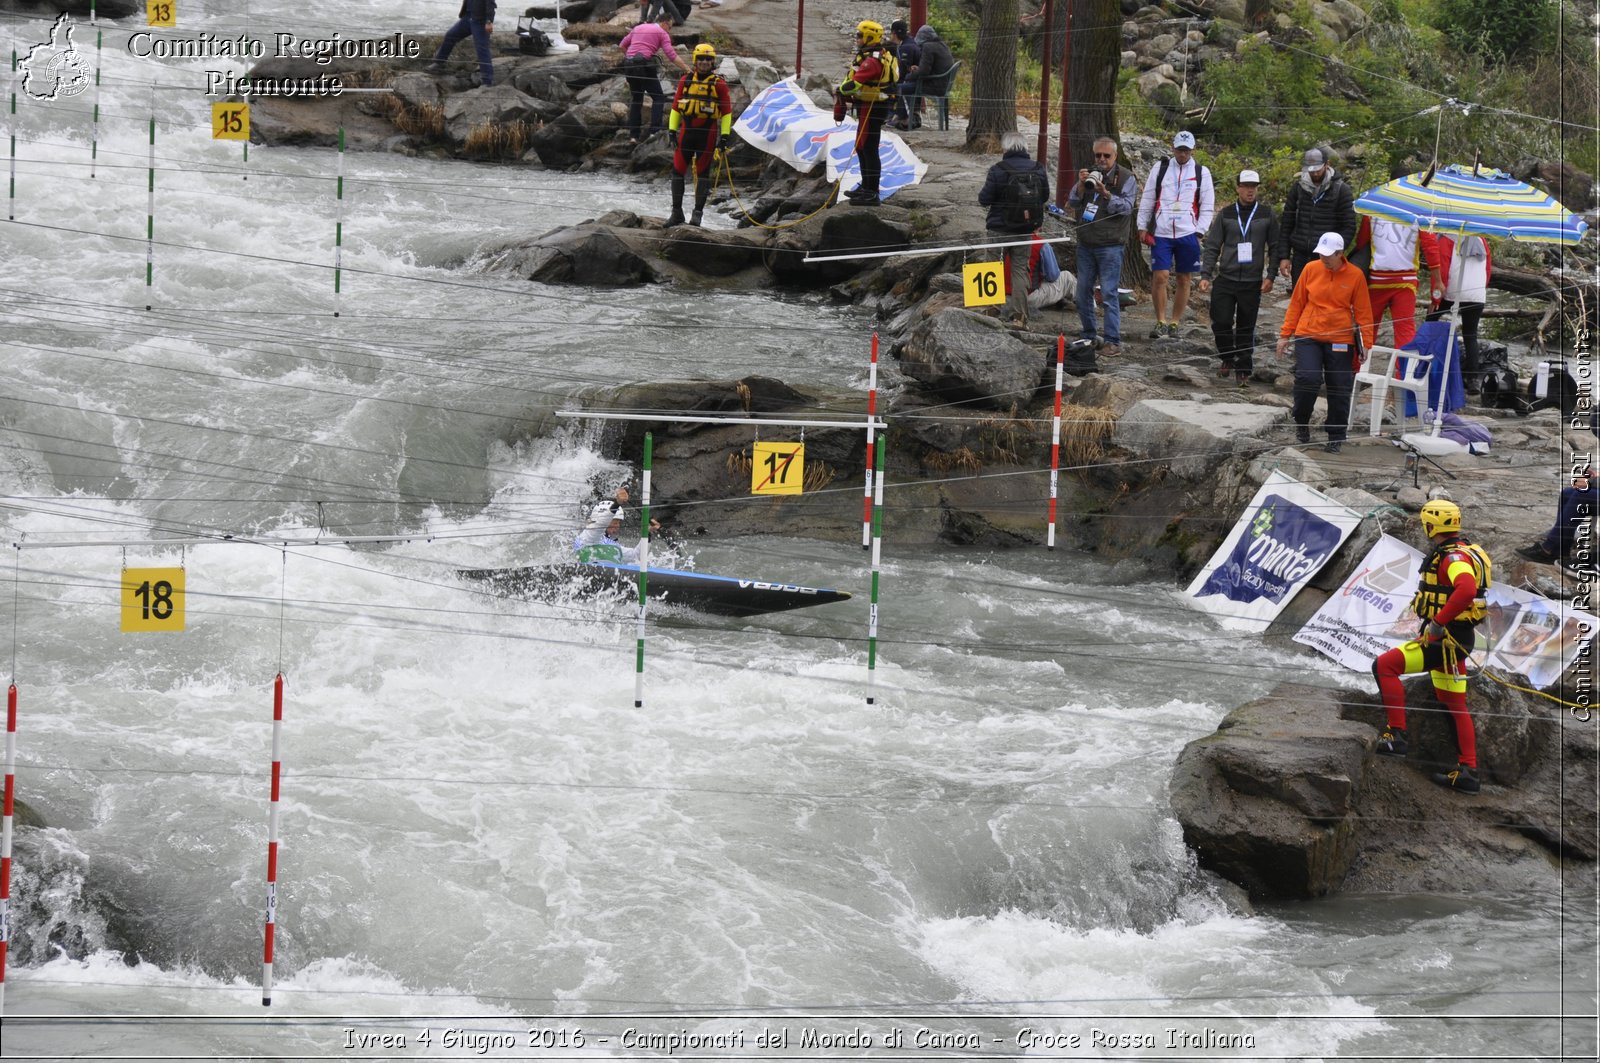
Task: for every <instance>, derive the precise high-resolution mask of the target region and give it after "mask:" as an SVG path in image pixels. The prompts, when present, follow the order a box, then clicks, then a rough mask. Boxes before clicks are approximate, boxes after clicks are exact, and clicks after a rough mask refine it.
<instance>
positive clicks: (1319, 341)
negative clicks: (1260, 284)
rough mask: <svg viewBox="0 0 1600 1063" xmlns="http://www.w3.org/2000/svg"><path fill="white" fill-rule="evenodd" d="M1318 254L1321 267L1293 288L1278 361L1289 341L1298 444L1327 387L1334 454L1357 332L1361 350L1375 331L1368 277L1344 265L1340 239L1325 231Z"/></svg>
mask: <svg viewBox="0 0 1600 1063" xmlns="http://www.w3.org/2000/svg"><path fill="white" fill-rule="evenodd" d="M1316 254H1317V257H1318V258H1319V259H1320V260H1321V262H1322V264H1321V266H1307V267H1306V268H1305V269H1304V270H1303V271H1302V272H1301V274H1300V280H1299V281H1298V282H1297V283H1296V284H1295V286H1294V295H1293V296H1292V297H1291V298H1290V300H1289V312H1288V313H1286V314H1285V315H1284V316H1283V329H1282V330H1281V331H1280V332H1279V333H1278V357H1279V358H1282V357H1283V356H1284V355H1285V354H1286V353H1287V352H1288V350H1289V342H1290V341H1291V340H1293V341H1294V408H1293V413H1294V426H1295V438H1296V439H1298V440H1299V441H1300V442H1302V443H1309V442H1311V411H1312V408H1313V407H1315V406H1316V404H1317V392H1319V391H1321V390H1322V385H1323V383H1324V382H1326V383H1327V386H1328V419H1327V422H1326V428H1327V430H1328V445H1327V446H1326V447H1324V448H1323V449H1324V450H1326V451H1327V452H1328V453H1330V454H1337V453H1339V449H1340V448H1341V447H1342V446H1343V445H1344V439H1345V433H1346V431H1347V429H1348V427H1349V421H1350V391H1351V389H1352V388H1353V386H1354V385H1355V374H1356V359H1357V358H1358V357H1359V355H1358V352H1357V351H1356V350H1355V349H1354V345H1355V342H1356V335H1355V331H1356V329H1357V328H1359V329H1360V330H1361V341H1362V343H1363V345H1364V347H1371V346H1372V345H1373V344H1374V343H1375V342H1376V341H1377V334H1376V332H1377V330H1376V329H1375V328H1374V326H1373V323H1372V303H1371V301H1370V299H1369V298H1368V296H1367V279H1366V278H1365V277H1364V276H1362V274H1361V271H1360V270H1359V269H1357V268H1356V267H1355V266H1352V265H1351V264H1350V263H1348V262H1346V261H1345V257H1344V237H1342V236H1340V235H1339V234H1338V233H1323V234H1322V239H1320V240H1318V241H1317V247H1316Z"/></svg>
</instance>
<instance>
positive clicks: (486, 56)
mask: <svg viewBox="0 0 1600 1063" xmlns="http://www.w3.org/2000/svg"><path fill="white" fill-rule="evenodd" d="M469 36H470V37H471V38H472V43H473V46H474V47H476V48H477V50H478V77H479V78H480V79H481V80H482V82H483V83H484V84H485V85H493V84H494V58H493V53H491V52H490V51H489V31H488V30H486V29H484V28H483V23H482V22H479V21H478V20H477V19H472V18H463V19H458V20H456V24H455V25H454V26H451V27H450V28H449V29H448V30H446V31H445V34H444V41H443V43H441V44H440V45H439V54H438V55H436V56H434V57H433V61H434V62H436V63H442V62H444V61H445V60H446V59H448V58H449V57H450V53H451V52H453V51H454V50H455V47H456V45H458V44H460V43H461V42H462V41H464V40H466V39H467V37H469Z"/></svg>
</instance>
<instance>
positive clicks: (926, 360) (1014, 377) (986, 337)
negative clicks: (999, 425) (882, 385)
mask: <svg viewBox="0 0 1600 1063" xmlns="http://www.w3.org/2000/svg"><path fill="white" fill-rule="evenodd" d="M899 358H900V368H901V369H902V370H903V371H904V372H905V374H906V375H907V376H909V377H911V378H912V379H914V380H919V381H921V382H922V383H923V384H924V385H926V386H927V388H928V389H929V391H930V392H932V393H933V394H934V395H936V396H939V397H941V398H944V399H946V400H949V401H958V402H976V403H979V404H981V405H985V406H994V407H1000V408H1004V407H1008V406H1011V405H1012V404H1014V403H1016V402H1018V401H1019V400H1022V399H1026V398H1027V397H1029V396H1030V395H1031V393H1032V391H1033V388H1034V387H1035V385H1037V384H1038V382H1039V374H1040V371H1041V367H1042V363H1041V361H1040V358H1039V355H1038V354H1037V353H1036V352H1035V351H1033V350H1032V349H1030V348H1029V347H1027V346H1026V345H1024V344H1023V343H1021V342H1020V341H1019V340H1017V339H1016V338H1015V337H1014V336H1012V335H1011V334H1010V333H1008V332H1007V331H1006V330H1005V328H1004V327H1003V326H1001V324H1000V322H998V321H996V320H995V319H993V318H989V317H984V316H983V315H982V314H975V313H973V312H972V311H970V310H961V309H956V308H951V309H949V310H945V311H943V312H941V313H939V314H937V315H935V316H934V317H932V318H929V319H928V320H926V321H924V322H923V323H922V324H921V325H918V326H917V328H916V329H915V330H914V331H913V332H912V333H911V336H910V337H909V338H908V339H907V341H906V344H905V347H904V349H903V350H901V351H900V353H899Z"/></svg>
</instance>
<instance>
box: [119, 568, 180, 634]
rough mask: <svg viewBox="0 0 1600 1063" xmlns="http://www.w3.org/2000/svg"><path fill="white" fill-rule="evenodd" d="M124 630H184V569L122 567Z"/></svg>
mask: <svg viewBox="0 0 1600 1063" xmlns="http://www.w3.org/2000/svg"><path fill="white" fill-rule="evenodd" d="M122 630H124V631H182V630H183V569H181V568H125V569H123V570H122Z"/></svg>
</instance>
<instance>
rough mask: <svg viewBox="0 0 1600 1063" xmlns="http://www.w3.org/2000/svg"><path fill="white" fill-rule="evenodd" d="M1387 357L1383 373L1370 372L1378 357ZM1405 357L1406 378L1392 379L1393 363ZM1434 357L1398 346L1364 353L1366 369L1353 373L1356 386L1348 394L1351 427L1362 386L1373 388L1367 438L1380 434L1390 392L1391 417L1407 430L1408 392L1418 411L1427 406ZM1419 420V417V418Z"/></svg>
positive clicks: (1401, 428)
mask: <svg viewBox="0 0 1600 1063" xmlns="http://www.w3.org/2000/svg"><path fill="white" fill-rule="evenodd" d="M1385 354H1387V355H1388V357H1387V358H1386V359H1384V361H1385V362H1386V364H1385V365H1384V367H1383V371H1382V372H1372V371H1371V370H1373V369H1376V368H1377V364H1378V360H1379V356H1380V355H1385ZM1398 358H1404V359H1405V360H1406V361H1405V370H1406V375H1405V376H1404V377H1397V376H1395V360H1396V359H1398ZM1432 362H1433V355H1431V354H1418V353H1417V352H1416V351H1402V350H1400V349H1399V348H1398V347H1378V346H1374V347H1372V348H1371V349H1370V350H1368V351H1367V365H1366V369H1364V370H1363V371H1362V372H1359V373H1357V374H1356V379H1355V385H1354V386H1353V387H1352V388H1351V392H1350V424H1351V425H1354V424H1355V419H1356V400H1357V399H1358V398H1359V397H1360V395H1361V385H1363V384H1365V385H1367V387H1369V388H1371V389H1372V394H1371V399H1372V421H1371V423H1370V424H1369V425H1368V428H1367V435H1369V436H1381V435H1382V434H1383V407H1384V405H1385V403H1387V402H1388V399H1389V394H1390V392H1393V393H1394V416H1395V421H1396V422H1397V423H1398V424H1399V425H1400V431H1401V433H1402V434H1404V433H1405V430H1406V405H1405V402H1406V400H1405V396H1406V393H1407V392H1410V393H1411V394H1412V395H1415V396H1416V398H1417V410H1418V411H1419V413H1420V411H1421V410H1423V409H1425V408H1426V407H1427V405H1428V374H1429V373H1430V372H1431V371H1432V368H1433V366H1432V364H1431V363H1432ZM1418 421H1419V422H1420V421H1421V417H1420V416H1419V417H1418Z"/></svg>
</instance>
